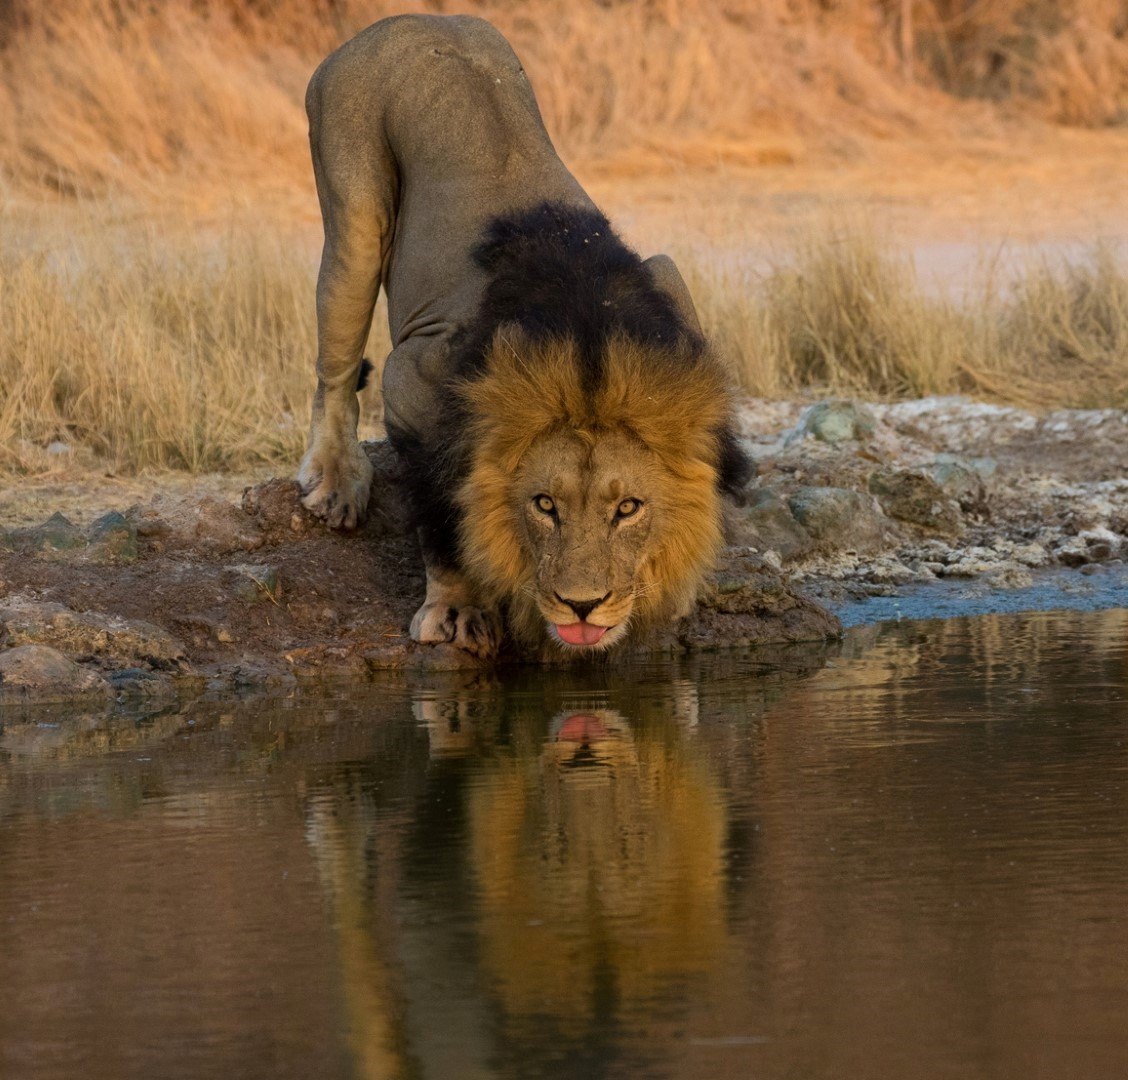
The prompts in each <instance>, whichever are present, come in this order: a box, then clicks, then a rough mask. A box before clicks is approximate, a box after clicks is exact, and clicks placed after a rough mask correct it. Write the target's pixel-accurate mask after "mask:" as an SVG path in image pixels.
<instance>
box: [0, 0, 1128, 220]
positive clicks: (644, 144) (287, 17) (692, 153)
mask: <svg viewBox="0 0 1128 1080" xmlns="http://www.w3.org/2000/svg"><path fill="white" fill-rule="evenodd" d="M405 9H410V10H424V11H428V10H429V11H450V10H459V11H470V12H473V13H476V14H480V15H483V16H485V17H487V18H489V19H490V20H491V21H493V22H494V23H495V24H496V25H497V26H498V27H499V28H500V29H501V30H502V32H503V33H505V34H506V35H507V36H508V37H509V39H510V40H511V41H512V42H513V44H514V46H515V47H516V49H517V51H518V53H519V54H520V56H521V57H522V60H523V62H524V63H525V65H526V66H527V68H528V70H529V73H530V76H531V78H532V82H533V85H534V86H535V87H536V91H537V95H538V98H539V100H540V104H541V107H542V110H543V112H544V114H545V118H546V121H547V124H548V127H549V130H550V131H551V133H552V135H553V137H554V138H555V139H556V140H557V142H558V143H559V145H560V148H561V150H562V151H563V152H564V154H565V155H566V156H567V158H568V159H569V160H571V161H574V162H575V161H583V160H590V159H592V158H599V157H606V156H612V157H615V156H622V155H626V156H628V157H630V156H631V155H635V156H636V157H637V158H638V159H639V160H640V161H642V162H648V161H652V160H653V159H655V158H666V159H669V160H672V161H675V162H677V163H678V164H679V165H683V166H690V167H692V166H695V165H700V164H715V163H716V162H717V161H726V162H738V163H739V162H743V163H753V164H754V163H756V162H757V161H760V160H762V159H764V158H766V159H767V160H775V159H776V158H777V157H778V155H780V154H785V155H786V153H787V150H786V147H787V142H786V140H784V141H783V142H781V140H780V138H779V136H780V135H781V134H786V133H793V134H796V135H798V136H799V137H800V138H803V139H809V140H810V141H811V142H812V143H814V144H815V145H821V144H828V145H829V144H833V145H836V146H838V147H839V148H841V147H842V145H843V144H844V143H849V142H850V141H851V140H858V139H862V140H864V139H865V138H867V137H874V138H881V139H885V138H890V137H896V136H903V135H911V134H921V133H925V134H928V135H929V137H933V138H934V137H936V136H937V135H941V134H948V135H952V136H954V137H957V138H958V137H960V135H961V134H962V135H965V136H966V135H969V134H974V136H975V137H977V138H983V137H984V136H987V137H988V138H989V136H990V132H991V131H992V129H993V124H994V121H995V119H1001V118H1004V117H1009V116H1025V117H1030V118H1035V119H1037V120H1042V121H1048V122H1050V123H1058V124H1069V125H1080V126H1086V127H1101V126H1106V125H1123V124H1124V123H1125V122H1126V121H1128V24H1126V17H1125V9H1124V4H1123V0H989V2H976V3H969V2H967V0H838V2H835V3H827V2H825V0H694V2H692V3H690V2H682V0H574V2H573V0H570V2H567V3H562V2H560V0H466V2H465V3H462V4H459V5H457V7H455V6H454V5H451V4H450V3H446V2H443V0H421V2H420V3H414V4H409V5H408V4H404V3H402V2H398V0H51V3H44V2H42V0H0V187H2V184H3V180H4V178H7V180H8V182H9V183H11V184H14V185H16V186H17V187H18V188H20V189H21V190H38V191H51V192H62V193H64V194H91V193H102V192H104V191H107V190H127V191H129V192H131V193H132V194H134V195H138V194H140V195H157V196H159V197H160V198H161V199H162V200H165V199H168V198H169V197H170V194H171V193H173V192H175V193H176V194H177V195H178V196H180V197H183V198H186V199H196V200H201V199H206V198H207V197H208V196H209V194H212V193H214V191H215V190H217V189H218V190H222V191H228V190H229V189H231V188H232V187H233V186H234V187H245V188H247V189H248V190H252V191H254V192H256V193H258V194H260V195H271V194H279V193H285V192H289V191H292V190H293V189H294V188H295V187H298V188H300V189H301V190H302V191H303V192H304V191H307V190H308V187H309V184H310V178H309V168H308V161H307V157H306V148H305V117H304V112H303V108H302V98H303V92H304V88H305V84H306V81H307V79H308V77H309V74H310V72H311V71H312V70H313V68H314V67H315V66H316V64H317V63H318V62H319V61H320V60H321V58H322V57H323V56H325V55H326V53H328V52H329V51H330V50H331V49H332V48H333V47H335V46H336V45H337V44H339V43H340V42H341V41H343V40H345V39H346V38H347V37H349V36H351V35H352V34H353V33H355V32H356V31H357V30H358V29H360V28H362V27H364V26H366V25H368V24H369V23H371V22H373V21H375V20H376V19H378V18H380V17H382V16H385V15H389V14H393V13H398V12H402V11H404V10H405ZM968 102H980V103H985V104H980V105H970V106H969V105H968V104H967V103H968ZM995 134H996V135H998V131H997V130H996V131H995Z"/></svg>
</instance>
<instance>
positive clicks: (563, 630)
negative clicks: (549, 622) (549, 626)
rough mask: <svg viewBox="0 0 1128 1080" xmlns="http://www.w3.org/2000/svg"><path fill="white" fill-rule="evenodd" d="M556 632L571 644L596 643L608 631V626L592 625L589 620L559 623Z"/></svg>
mask: <svg viewBox="0 0 1128 1080" xmlns="http://www.w3.org/2000/svg"><path fill="white" fill-rule="evenodd" d="M556 632H557V633H558V634H559V635H560V638H561V640H562V641H566V642H568V644H569V645H594V644H595V643H596V642H597V641H598V640H599V639H600V638H601V637H603V635H604V634H605V633H607V627H606V626H592V624H591V623H589V622H574V623H557V624H556Z"/></svg>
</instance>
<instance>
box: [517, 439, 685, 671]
mask: <svg viewBox="0 0 1128 1080" xmlns="http://www.w3.org/2000/svg"><path fill="white" fill-rule="evenodd" d="M661 494H662V477H661V468H660V465H659V463H658V462H657V460H655V458H654V456H653V455H652V454H651V453H649V452H648V451H647V450H646V449H645V448H644V447H643V446H641V445H640V444H639V443H638V442H637V441H634V440H632V439H630V438H628V437H627V436H626V435H624V434H622V433H614V434H609V435H606V436H604V437H603V438H601V439H599V440H598V441H595V443H594V445H591V444H589V441H587V440H584V439H582V438H580V437H579V436H577V435H576V434H572V433H563V432H561V433H556V434H553V435H549V436H547V437H545V438H543V439H541V440H539V441H538V442H537V443H536V444H534V446H533V447H532V449H531V450H530V451H529V453H528V454H527V455H526V457H525V459H524V461H523V462H522V464H521V467H520V470H519V473H518V476H517V477H515V483H514V485H513V497H514V506H513V510H514V518H515V520H514V526H515V528H516V529H519V530H520V532H521V534H522V541H523V543H524V544H526V545H527V546H528V552H529V558H530V564H531V565H532V567H533V568H534V569H533V579H532V582H531V590H532V598H533V599H534V600H535V602H536V607H537V610H538V611H539V613H540V615H541V616H542V617H543V619H544V621H545V624H546V628H547V630H548V633H549V635H550V637H551V638H552V639H553V640H554V641H556V642H557V643H559V644H560V645H561V646H562V647H564V648H566V649H574V648H578V649H600V648H606V647H607V646H609V645H611V644H613V643H614V642H615V641H617V640H619V639H620V638H621V637H622V636H623V635H624V634H625V633H626V631H627V627H628V625H629V624H630V621H631V616H632V614H633V613H634V609H635V603H636V600H637V598H638V596H639V594H640V593H643V594H645V592H646V591H649V590H650V589H651V588H652V587H653V581H652V580H651V579H650V577H649V575H648V574H647V566H648V555H649V554H650V551H651V549H652V544H651V540H652V537H654V536H655V535H656V534H660V533H661V518H662V516H663V514H664V512H665V507H664V506H663V505H662V498H661Z"/></svg>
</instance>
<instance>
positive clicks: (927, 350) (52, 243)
mask: <svg viewBox="0 0 1128 1080" xmlns="http://www.w3.org/2000/svg"><path fill="white" fill-rule="evenodd" d="M19 224H20V223H19V220H18V219H12V218H11V216H9V217H8V218H7V219H0V238H2V239H0V469H2V470H4V471H7V472H13V471H15V472H34V471H41V470H42V469H43V468H44V466H45V462H46V459H45V457H44V448H45V447H47V446H48V445H50V444H51V443H53V442H56V441H60V442H64V443H67V444H68V445H70V446H72V447H76V448H81V449H83V450H84V451H86V452H88V453H89V454H91V455H93V456H96V457H97V459H98V460H99V461H101V462H103V463H105V464H106V465H108V466H112V467H114V468H116V469H124V470H137V469H142V468H146V467H152V466H157V467H171V468H176V469H186V470H190V471H196V472H202V471H209V470H215V469H231V470H241V469H246V468H251V467H253V466H255V465H256V464H259V463H263V462H269V463H274V464H277V465H278V466H280V467H283V468H285V467H288V466H289V465H292V464H293V463H294V462H295V461H296V460H297V459H298V457H299V456H300V454H301V451H302V449H303V445H304V440H305V431H306V423H307V417H308V414H309V405H310V394H311V391H312V389H313V358H314V354H315V325H314V315H313V286H314V278H315V273H316V256H317V251H316V244H315V243H314V242H313V238H312V235H311V234H310V233H308V232H302V233H294V234H292V235H285V234H281V235H280V234H270V233H266V234H265V238H264V233H263V232H262V231H261V230H260V229H258V228H257V227H256V228H254V229H253V230H252V228H251V227H249V226H247V225H246V224H240V223H239V222H237V221H235V222H233V223H232V224H231V226H230V228H229V229H227V230H226V231H216V232H214V233H211V234H200V233H197V234H194V235H189V234H187V233H185V232H183V231H181V230H178V229H158V228H157V227H156V226H154V225H151V224H148V225H147V224H145V223H133V224H128V223H123V221H121V220H120V219H119V220H106V219H104V218H102V217H101V216H100V215H99V214H98V213H95V212H79V213H77V214H74V215H71V216H70V217H69V218H68V219H67V220H66V221H65V222H63V221H59V222H57V223H56V225H55V228H54V231H50V230H45V229H44V228H43V227H42V226H39V227H37V228H32V229H30V230H28V231H21V229H20V228H19ZM680 261H681V263H682V265H683V267H684V268H685V270H686V272H687V276H688V277H689V278H690V282H691V287H692V289H693V291H694V294H695V296H696V297H697V300H698V303H699V306H700V309H701V314H702V318H703V321H704V322H705V324H706V327H707V329H708V330H709V332H710V333H711V334H712V336H713V337H714V339H715V341H716V343H717V345H718V347H719V348H720V349H721V350H722V353H723V354H724V355H725V356H727V357H728V358H730V360H731V361H732V363H733V365H734V368H735V370H736V372H737V375H738V378H739V379H740V381H741V383H742V385H743V386H744V388H745V389H746V390H747V391H748V392H750V393H752V394H755V395H760V396H768V397H772V396H782V395H795V394H800V393H803V394H809V393H815V394H818V393H824V392H835V393H851V394H860V395H864V396H870V397H874V396H876V397H882V398H892V397H901V396H915V395H920V394H934V393H939V394H944V393H961V392H962V393H973V394H976V395H979V396H982V397H986V398H989V399H994V400H999V401H1010V402H1016V403H1020V404H1025V405H1035V406H1044V405H1051V404H1061V405H1077V406H1108V405H1119V406H1128V273H1126V272H1125V269H1124V266H1123V265H1122V264H1121V263H1119V262H1118V261H1117V260H1116V258H1115V256H1114V253H1113V252H1112V251H1110V250H1108V249H1097V250H1096V251H1095V252H1094V253H1093V256H1092V257H1091V258H1089V259H1086V260H1083V261H1080V262H1075V263H1073V264H1068V263H1060V264H1050V263H1040V264H1038V265H1034V266H1031V267H1030V268H1028V270H1027V271H1026V272H1025V273H1023V274H1022V275H1020V276H1019V277H1018V279H1017V280H1016V281H1015V282H1014V283H1013V284H1012V285H1010V286H1008V287H1007V288H1006V289H1005V290H1004V289H1000V288H998V287H996V286H994V285H993V284H992V279H991V277H990V275H988V274H984V277H983V280H982V282H981V283H980V285H979V287H977V288H968V289H967V290H966V292H965V294H964V295H963V297H962V298H961V299H960V300H959V301H957V300H955V299H953V298H952V297H950V296H946V295H944V294H943V293H941V292H939V291H938V290H936V289H928V288H925V287H923V286H922V285H921V284H920V283H919V282H918V280H917V277H916V273H915V270H914V267H913V265H912V261H911V259H910V258H909V257H908V256H907V255H905V254H904V253H901V252H899V251H897V250H896V249H895V248H893V247H890V246H888V245H883V244H881V243H879V242H878V241H877V240H876V239H875V238H874V236H873V234H871V233H864V232H863V233H858V232H843V233H841V234H837V235H836V234H834V233H829V232H828V233H822V234H820V235H819V236H817V237H812V238H810V239H808V240H807V241H805V242H804V243H802V244H800V245H799V246H798V248H797V249H796V252H795V254H794V256H793V257H791V258H789V259H787V260H786V261H781V262H779V263H778V264H777V265H775V266H774V267H772V268H770V269H768V270H766V271H764V270H762V269H760V270H753V269H751V268H750V266H749V265H748V264H746V263H742V262H732V261H721V260H718V259H717V258H715V257H711V256H710V254H709V253H708V252H705V251H700V250H699V251H697V252H690V253H688V254H682V255H681V259H680ZM376 324H377V325H376V328H375V330H374V337H373V340H372V341H371V342H370V345H369V354H370V355H371V356H372V357H373V358H374V359H379V358H381V357H383V356H384V355H386V352H387V348H388V344H387V339H386V330H385V327H384V317H383V315H382V314H378V317H377V320H376ZM366 399H367V400H366V412H365V417H366V423H367V424H369V425H372V424H373V423H375V422H376V420H377V419H378V415H379V399H378V394H377V392H376V391H375V390H373V391H366Z"/></svg>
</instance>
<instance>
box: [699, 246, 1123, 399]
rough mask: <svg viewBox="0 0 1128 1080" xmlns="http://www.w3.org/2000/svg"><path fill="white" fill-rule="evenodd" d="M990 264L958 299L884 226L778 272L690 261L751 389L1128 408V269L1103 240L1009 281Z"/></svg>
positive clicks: (802, 251)
mask: <svg viewBox="0 0 1128 1080" xmlns="http://www.w3.org/2000/svg"><path fill="white" fill-rule="evenodd" d="M996 262H997V260H990V261H988V260H983V261H982V262H981V267H980V270H979V272H978V274H977V275H972V280H971V281H970V282H969V283H965V287H964V288H963V289H962V290H961V293H960V296H959V297H958V298H957V297H955V296H953V295H951V294H949V293H946V292H944V291H942V290H940V289H939V288H937V287H925V286H924V285H922V283H921V282H920V280H919V278H918V275H917V271H916V267H915V265H914V263H913V260H912V258H911V256H910V255H909V254H907V253H906V252H904V251H902V250H899V249H898V248H897V247H896V246H895V245H893V244H891V243H889V242H884V243H883V242H882V241H880V240H879V239H878V237H877V236H876V234H875V233H873V232H872V231H858V230H857V229H856V228H854V229H847V230H844V231H838V232H835V231H833V230H831V231H824V232H820V233H818V234H815V235H809V236H808V237H807V238H806V239H805V240H803V241H802V242H800V243H799V245H798V246H797V248H796V251H795V253H794V257H793V258H790V259H787V260H780V261H777V262H776V263H775V265H774V266H772V267H771V268H770V269H769V270H768V271H766V272H763V271H761V272H754V271H752V270H749V269H748V268H745V267H741V266H739V265H736V266H733V265H731V264H724V263H720V264H717V263H706V264H700V263H696V264H695V263H694V262H693V261H692V260H691V261H690V262H689V263H688V265H689V266H690V267H691V279H692V283H691V287H692V288H693V291H694V295H695V296H696V297H698V298H699V302H700V304H701V308H702V317H703V320H704V322H705V323H706V326H707V329H708V330H709V332H710V333H711V335H712V336H713V338H714V340H715V341H716V343H717V345H718V346H719V347H720V348H721V349H722V350H723V351H724V353H725V354H726V355H727V356H729V357H730V358H731V359H732V362H733V365H734V370H735V372H736V375H737V378H738V379H739V381H740V383H741V385H742V386H743V387H744V389H745V390H747V391H748V392H749V393H750V394H752V395H754V396H763V397H777V396H781V395H787V394H796V393H809V392H812V391H814V392H834V393H844V394H856V395H860V396H863V397H877V398H886V399H890V398H904V397H918V396H924V395H930V394H970V395H973V396H977V397H982V398H987V399H990V400H995V401H1002V402H1008V403H1012V404H1019V405H1024V406H1027V407H1031V408H1041V407H1047V406H1053V405H1061V406H1069V407H1078V408H1104V407H1119V408H1125V407H1128V269H1126V267H1125V264H1124V262H1123V261H1122V260H1120V259H1119V258H1118V257H1117V252H1116V251H1115V250H1113V248H1111V247H1109V246H1107V245H1102V244H1096V245H1094V247H1093V249H1092V251H1091V252H1090V253H1089V254H1088V255H1087V256H1086V257H1084V258H1081V259H1078V260H1075V261H1072V262H1070V261H1066V260H1064V259H1056V260H1055V259H1051V258H1049V257H1044V258H1041V259H1039V260H1037V261H1032V262H1029V263H1028V264H1027V265H1026V266H1025V267H1023V268H1022V270H1021V271H1020V272H1019V273H1017V275H1016V276H1015V277H1014V278H1013V279H1011V280H1007V281H1005V282H1003V283H1000V281H999V280H998V277H997V274H996V272H995V267H996Z"/></svg>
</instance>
